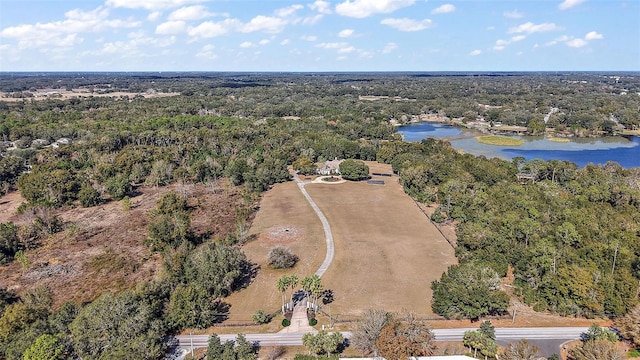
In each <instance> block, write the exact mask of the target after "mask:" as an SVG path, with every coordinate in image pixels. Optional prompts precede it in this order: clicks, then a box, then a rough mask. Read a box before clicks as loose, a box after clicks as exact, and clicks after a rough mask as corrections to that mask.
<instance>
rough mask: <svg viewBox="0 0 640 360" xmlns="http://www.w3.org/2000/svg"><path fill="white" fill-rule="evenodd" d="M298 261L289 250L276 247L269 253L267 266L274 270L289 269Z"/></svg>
mask: <svg viewBox="0 0 640 360" xmlns="http://www.w3.org/2000/svg"><path fill="white" fill-rule="evenodd" d="M297 261H298V257H297V256H296V255H295V254H294V253H293V252H292V251H291V249H289V248H286V247H284V246H276V247H274V248H273V249H271V251H270V252H269V260H268V261H267V262H268V264H269V266H271V267H272V268H274V269H289V268H291V267H293V266H294V265H295V264H296V262H297Z"/></svg>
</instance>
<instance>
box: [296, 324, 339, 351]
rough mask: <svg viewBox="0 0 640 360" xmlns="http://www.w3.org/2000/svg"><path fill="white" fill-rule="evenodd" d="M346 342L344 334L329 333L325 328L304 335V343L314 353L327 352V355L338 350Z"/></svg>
mask: <svg viewBox="0 0 640 360" xmlns="http://www.w3.org/2000/svg"><path fill="white" fill-rule="evenodd" d="M343 342H344V338H343V337H342V334H341V333H339V332H334V333H331V334H329V333H327V332H326V331H325V330H320V331H318V333H317V334H313V333H306V334H304V335H302V344H303V345H304V346H305V347H307V349H309V352H311V353H314V354H318V355H319V354H326V355H327V356H329V355H331V354H333V353H335V352H337V351H338V349H339V347H340V345H342V343H343Z"/></svg>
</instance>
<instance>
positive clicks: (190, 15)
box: [167, 5, 216, 21]
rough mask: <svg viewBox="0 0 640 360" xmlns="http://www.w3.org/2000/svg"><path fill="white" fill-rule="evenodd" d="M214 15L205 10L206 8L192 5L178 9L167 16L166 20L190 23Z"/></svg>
mask: <svg viewBox="0 0 640 360" xmlns="http://www.w3.org/2000/svg"><path fill="white" fill-rule="evenodd" d="M214 15H216V14H214V13H212V12H210V11H209V10H207V8H206V7H204V6H202V5H194V6H187V7H183V8H180V9H178V10H176V11H174V12H172V13H171V14H169V17H168V18H167V19H168V20H175V21H178V20H180V21H190V20H200V19H204V18H207V17H211V16H214Z"/></svg>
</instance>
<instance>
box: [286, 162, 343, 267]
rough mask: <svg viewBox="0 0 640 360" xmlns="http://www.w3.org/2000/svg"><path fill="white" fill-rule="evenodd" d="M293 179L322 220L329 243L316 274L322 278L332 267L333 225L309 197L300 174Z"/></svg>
mask: <svg viewBox="0 0 640 360" xmlns="http://www.w3.org/2000/svg"><path fill="white" fill-rule="evenodd" d="M293 179H294V180H295V181H296V184H298V188H299V189H300V192H302V195H304V197H305V198H306V199H307V201H308V202H309V205H311V207H312V208H313V211H315V212H316V215H318V218H320V222H321V223H322V229H323V230H324V238H325V242H326V243H327V255H325V258H324V261H323V262H322V264H320V267H319V268H318V270H317V271H316V272H315V274H316V275H318V276H319V277H322V275H324V273H325V272H326V271H327V269H328V268H329V265H331V262H332V261H333V254H334V252H335V248H334V245H333V234H332V233H331V225H329V221H328V220H327V218H326V217H325V216H324V214H323V213H322V210H320V208H319V207H318V205H316V203H315V201H313V199H312V198H311V195H309V193H308V192H307V190H306V189H305V188H304V181H302V180H300V178H299V177H298V174H294V175H293Z"/></svg>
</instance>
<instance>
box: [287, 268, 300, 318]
mask: <svg viewBox="0 0 640 360" xmlns="http://www.w3.org/2000/svg"><path fill="white" fill-rule="evenodd" d="M299 281H300V279H299V278H298V275H296V274H291V275H289V287H290V288H291V296H290V308H291V310H293V291H294V290H295V288H296V286H298V282H299Z"/></svg>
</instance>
